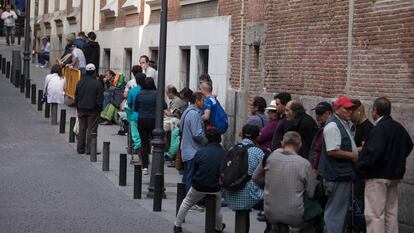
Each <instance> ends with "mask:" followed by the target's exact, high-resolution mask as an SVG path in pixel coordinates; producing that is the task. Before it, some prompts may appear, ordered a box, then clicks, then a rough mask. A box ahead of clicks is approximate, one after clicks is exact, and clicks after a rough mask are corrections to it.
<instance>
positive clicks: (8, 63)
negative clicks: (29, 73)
mask: <svg viewBox="0 0 414 233" xmlns="http://www.w3.org/2000/svg"><path fill="white" fill-rule="evenodd" d="M6 78H10V62H9V61H8V62H7V65H6Z"/></svg>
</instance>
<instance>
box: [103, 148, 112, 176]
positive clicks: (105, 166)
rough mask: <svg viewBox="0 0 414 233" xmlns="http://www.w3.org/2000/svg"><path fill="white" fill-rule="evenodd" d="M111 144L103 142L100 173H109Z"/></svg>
mask: <svg viewBox="0 0 414 233" xmlns="http://www.w3.org/2000/svg"><path fill="white" fill-rule="evenodd" d="M110 145H111V142H104V143H103V149H102V171H109V151H110Z"/></svg>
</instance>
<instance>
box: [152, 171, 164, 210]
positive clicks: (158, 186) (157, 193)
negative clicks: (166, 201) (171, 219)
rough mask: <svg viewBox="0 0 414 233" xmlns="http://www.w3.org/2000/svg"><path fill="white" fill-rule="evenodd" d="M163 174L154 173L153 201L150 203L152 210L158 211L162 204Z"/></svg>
mask: <svg viewBox="0 0 414 233" xmlns="http://www.w3.org/2000/svg"><path fill="white" fill-rule="evenodd" d="M163 178H164V175H163V174H160V173H157V174H155V185H154V202H153V205H152V211H154V212H160V211H161V206H162V181H163Z"/></svg>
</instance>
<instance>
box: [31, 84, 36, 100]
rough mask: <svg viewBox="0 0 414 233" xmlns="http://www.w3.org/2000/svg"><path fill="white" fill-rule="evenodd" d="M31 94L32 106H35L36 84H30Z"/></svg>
mask: <svg viewBox="0 0 414 233" xmlns="http://www.w3.org/2000/svg"><path fill="white" fill-rule="evenodd" d="M30 93H31V94H32V102H31V103H32V104H36V84H32V91H31V92H30Z"/></svg>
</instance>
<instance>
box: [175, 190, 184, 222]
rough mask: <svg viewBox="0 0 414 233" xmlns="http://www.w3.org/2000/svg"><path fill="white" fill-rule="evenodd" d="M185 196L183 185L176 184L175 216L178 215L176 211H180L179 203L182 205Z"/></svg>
mask: <svg viewBox="0 0 414 233" xmlns="http://www.w3.org/2000/svg"><path fill="white" fill-rule="evenodd" d="M185 195H186V193H185V184H184V183H182V182H180V183H177V203H176V206H175V215H177V214H178V210H180V206H181V203H183V200H184V198H185Z"/></svg>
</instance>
